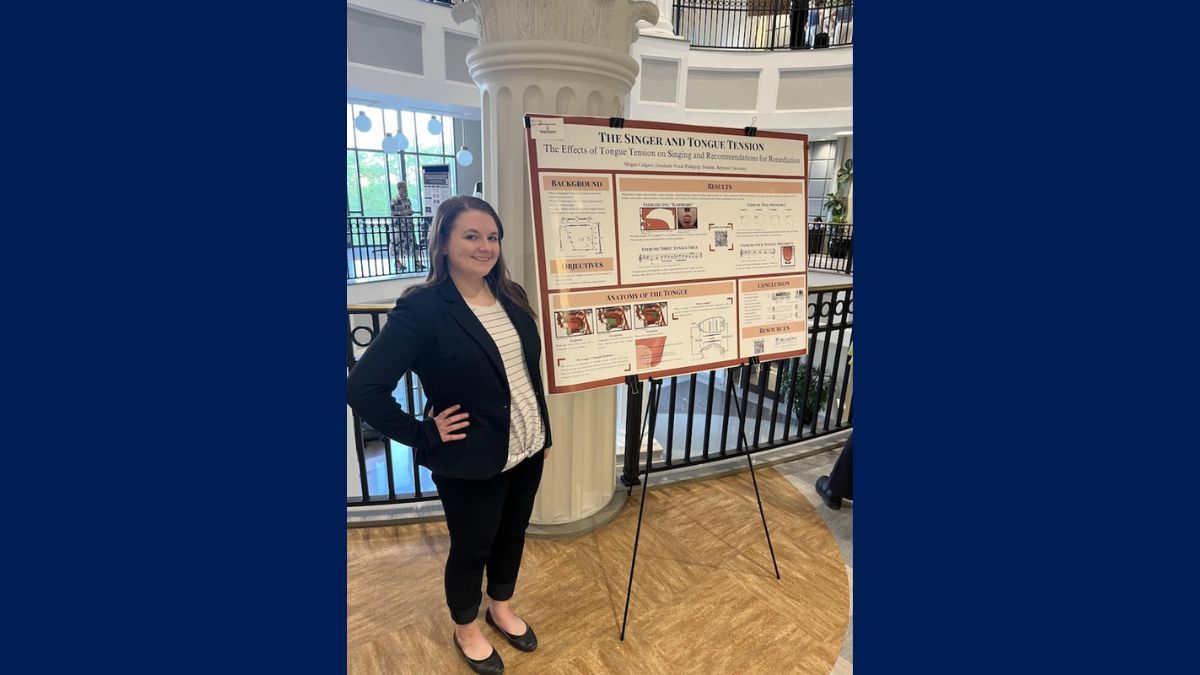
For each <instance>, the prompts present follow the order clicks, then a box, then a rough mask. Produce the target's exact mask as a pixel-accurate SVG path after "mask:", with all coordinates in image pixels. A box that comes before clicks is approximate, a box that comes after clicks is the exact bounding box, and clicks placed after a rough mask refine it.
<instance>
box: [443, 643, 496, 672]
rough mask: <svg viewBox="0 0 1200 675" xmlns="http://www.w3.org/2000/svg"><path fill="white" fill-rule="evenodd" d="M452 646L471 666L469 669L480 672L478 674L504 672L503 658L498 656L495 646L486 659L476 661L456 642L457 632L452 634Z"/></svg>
mask: <svg viewBox="0 0 1200 675" xmlns="http://www.w3.org/2000/svg"><path fill="white" fill-rule="evenodd" d="M454 648H455V649H457V650H458V653H459V654H460V655H461V656H462V657H463V659H464V660H465V661H466V662H467V665H468V666H471V670H473V671H475V672H477V673H480V675H500V673H503V672H504V660H503V659H501V658H500V652H497V651H496V649H495V648H492V653H491V654H489V655H488V657H487V658H486V659H483V660H482V661H476V660H475V659H473V658H471V657H469V656H467V653H466V652H464V651H463V648H462V645H460V644H458V633H455V634H454Z"/></svg>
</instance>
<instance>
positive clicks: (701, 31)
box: [671, 0, 854, 49]
mask: <svg viewBox="0 0 1200 675" xmlns="http://www.w3.org/2000/svg"><path fill="white" fill-rule="evenodd" d="M671 18H672V21H671V22H672V24H673V25H674V27H675V34H676V35H679V36H682V37H685V38H687V39H688V40H689V41H690V42H691V43H692V46H693V47H720V48H724V49H821V48H824V47H845V46H849V45H852V44H854V2H853V0H840V1H833V0H830V1H829V2H822V1H821V0H676V2H675V4H674V7H673V8H672V17H671Z"/></svg>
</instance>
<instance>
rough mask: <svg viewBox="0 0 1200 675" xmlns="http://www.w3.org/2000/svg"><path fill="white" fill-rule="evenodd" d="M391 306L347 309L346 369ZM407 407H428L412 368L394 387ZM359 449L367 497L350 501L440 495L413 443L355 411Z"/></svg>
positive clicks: (424, 498) (356, 446)
mask: <svg viewBox="0 0 1200 675" xmlns="http://www.w3.org/2000/svg"><path fill="white" fill-rule="evenodd" d="M390 309H391V308H390V307H382V306H352V307H350V308H349V309H348V317H347V318H348V323H347V330H346V372H347V373H349V372H350V371H351V370H353V369H354V364H355V363H357V362H358V356H357V354H359V353H361V350H362V349H364V348H366V347H367V346H368V345H370V344H371V342H372V341H373V340H374V339H375V336H376V335H378V334H379V329H380V328H381V327H382V325H383V322H382V317H383V316H384V315H385V314H387V312H388V311H390ZM392 395H393V397H395V399H396V401H397V402H398V403H399V404H400V407H401V408H403V409H404V410H405V411H406V412H408V413H411V414H413V415H420V414H421V413H422V411H423V410H424V408H425V402H426V399H425V391H424V389H422V388H421V383H420V381H419V380H418V378H417V377H416V376H415V375H414V374H413V373H412V371H411V370H410V371H408V372H406V373H405V374H404V377H403V379H401V380H400V383H399V385H398V386H397V387H396V390H395V391H394V392H393V393H392ZM351 414H352V415H353V420H352V422H351V424H352V427H353V429H354V450H355V453H356V454H357V455H358V480H359V484H360V488H361V490H362V494H363V498H362V499H359V500H348V501H347V505H349V506H364V505H369V504H400V503H405V502H418V501H429V500H432V499H437V488H436V487H435V486H434V484H433V478H432V477H431V476H430V474H429V470H428V469H426V468H424V467H422V466H418V465H417V462H416V453H415V452H414V451H413V450H412V448H410V447H408V446H406V445H402V444H400V443H397V442H395V441H392V440H390V439H388V438H386V437H384V436H383V435H382V434H380V433H379V432H377V431H375V430H374V429H372V428H371V427H370V426H369V425H367V423H366V422H363V420H362V418H361V417H359V415H358V413H357V412H353V411H351Z"/></svg>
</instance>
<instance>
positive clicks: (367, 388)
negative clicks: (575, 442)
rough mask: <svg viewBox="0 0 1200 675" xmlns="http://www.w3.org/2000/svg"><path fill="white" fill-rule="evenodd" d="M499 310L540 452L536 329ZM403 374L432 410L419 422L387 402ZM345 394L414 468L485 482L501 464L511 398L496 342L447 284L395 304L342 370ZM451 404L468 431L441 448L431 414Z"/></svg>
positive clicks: (521, 315)
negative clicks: (509, 326) (533, 401)
mask: <svg viewBox="0 0 1200 675" xmlns="http://www.w3.org/2000/svg"><path fill="white" fill-rule="evenodd" d="M518 288H520V287H518ZM524 292H525V291H524V290H523V289H522V290H521V293H522V294H523V293H524ZM503 304H504V309H505V311H507V313H508V316H509V318H510V319H512V322H513V326H514V327H515V328H516V329H517V333H518V335H519V336H520V338H521V349H522V350H524V352H525V365H526V367H527V368H528V369H529V380H530V382H531V383H532V384H533V392H534V395H535V396H536V397H537V402H538V410H540V411H541V413H542V422H543V424H544V426H545V429H546V444H545V445H544V446H542V449H543V450H544V449H545V448H548V447H550V443H551V439H550V416H549V414H548V413H547V411H546V395H545V393H544V391H543V388H542V375H541V372H540V369H539V364H540V361H541V354H542V345H541V341H540V339H539V337H538V331H537V325H536V324H535V323H534V320H533V318H532V317H530V316H529V315H528V314H526V313H525V312H523V311H521V310H520V309H518V308H516V307H515V306H513V305H512V304H511V303H507V302H506V303H503ZM409 369H411V370H412V371H413V372H414V373H416V374H417V376H418V377H420V378H421V383H422V384H423V385H424V387H425V394H426V396H427V397H428V398H429V404H430V406H432V408H433V413H432V414H428V415H427V416H426V418H425V419H424V420H417V418H415V417H413V416H412V415H410V414H409V413H406V412H404V410H403V409H402V408H401V407H400V405H399V404H398V403H396V400H395V399H394V398H392V392H393V391H395V389H396V385H397V384H398V383H399V382H400V378H402V377H403V376H404V373H405V371H407V370H409ZM347 390H348V398H349V402H350V407H352V408H354V409H355V410H356V411H358V414H359V415H361V416H362V418H363V419H364V420H366V422H367V424H370V425H371V427H373V428H374V429H375V430H376V431H378V432H379V433H381V434H383V435H384V436H387V437H388V438H393V439H395V440H397V441H399V442H401V443H404V444H405V445H408V446H410V447H412V448H413V449H414V450H416V458H417V463H418V464H420V465H422V466H424V467H427V468H428V469H429V470H430V471H432V472H434V473H436V474H438V475H442V476H446V477H448V478H467V479H484V478H491V477H493V476H496V475H499V473H500V471H501V469H503V468H504V465H505V464H506V463H507V462H508V441H509V437H508V435H509V422H510V419H511V417H510V415H511V413H510V412H509V405H510V404H511V396H510V393H509V388H508V377H507V376H506V375H505V371H504V362H503V361H502V360H501V358H500V351H499V350H498V349H497V348H496V342H495V341H494V340H493V339H492V336H491V335H489V334H488V332H487V330H486V329H484V327H483V324H482V323H480V322H479V319H478V318H477V317H476V316H475V313H474V312H473V311H471V308H470V307H468V306H467V303H466V302H465V301H464V300H463V298H462V295H461V294H460V293H459V292H458V288H457V287H455V285H454V283H453V282H452V281H450V280H446V281H444V282H442V283H440V284H438V285H436V286H434V287H432V288H424V289H421V290H419V291H415V292H413V293H411V294H409V295H408V296H406V297H403V298H400V299H399V300H397V301H396V307H395V309H393V310H392V311H391V312H389V313H388V320H387V324H385V325H384V327H383V329H382V330H381V331H380V332H379V335H377V336H376V337H375V340H374V341H373V342H372V343H371V346H370V347H368V348H367V351H366V352H364V353H363V355H362V358H361V359H360V360H359V361H358V363H357V364H356V365H355V366H354V368H353V369H352V370H351V371H350V377H349V380H348V382H347ZM455 403H457V404H459V405H461V406H462V408H461V410H459V411H458V412H464V411H465V412H468V413H470V417H468V418H467V421H468V422H470V425H469V426H467V427H466V428H464V429H462V430H461V431H458V432H455V433H465V434H466V435H467V437H466V438H464V439H461V440H457V441H450V442H448V443H443V442H442V437H441V434H439V433H438V430H437V424H435V423H434V421H433V414H437V413H440V412H441V411H442V410H444V409H446V408H448V407H450V406H452V405H454V404H455ZM426 412H427V413H428V408H427V409H426Z"/></svg>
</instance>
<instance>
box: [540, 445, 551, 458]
mask: <svg viewBox="0 0 1200 675" xmlns="http://www.w3.org/2000/svg"><path fill="white" fill-rule="evenodd" d="M542 459H543V460H547V459H550V448H546V449H545V450H543V451H542Z"/></svg>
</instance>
